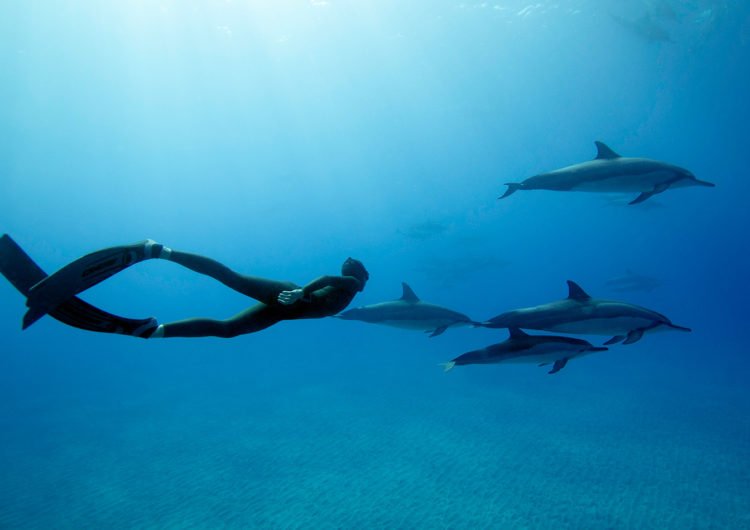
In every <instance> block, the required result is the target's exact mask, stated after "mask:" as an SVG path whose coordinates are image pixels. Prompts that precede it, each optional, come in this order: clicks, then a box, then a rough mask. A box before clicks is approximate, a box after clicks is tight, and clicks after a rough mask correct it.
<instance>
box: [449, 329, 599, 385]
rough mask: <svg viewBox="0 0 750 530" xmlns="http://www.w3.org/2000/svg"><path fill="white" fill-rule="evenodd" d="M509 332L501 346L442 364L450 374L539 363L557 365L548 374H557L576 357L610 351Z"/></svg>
mask: <svg viewBox="0 0 750 530" xmlns="http://www.w3.org/2000/svg"><path fill="white" fill-rule="evenodd" d="M508 331H509V332H510V336H509V337H508V339H506V340H505V341H503V342H501V343H500V344H493V345H491V346H487V347H486V348H481V349H479V350H474V351H470V352H468V353H464V354H463V355H459V356H458V357H456V358H455V359H453V360H452V361H450V362H447V363H443V368H444V369H445V371H446V372H447V371H448V370H450V369H452V368H453V367H454V366H462V365H466V364H497V363H536V364H539V366H545V365H547V364H550V363H554V364H553V365H552V369H551V370H550V371H549V372H548V373H550V374H554V373H555V372H559V371H560V370H562V369H563V368H565V365H566V364H567V362H568V361H569V360H570V359H572V358H574V357H580V356H581V355H586V354H587V353H593V352H597V351H607V348H603V347H598V346H593V345H592V344H591V343H590V342H587V341H585V340H581V339H572V338H570V337H556V336H552V335H528V334H527V333H524V332H523V331H521V330H520V329H518V328H509V329H508Z"/></svg>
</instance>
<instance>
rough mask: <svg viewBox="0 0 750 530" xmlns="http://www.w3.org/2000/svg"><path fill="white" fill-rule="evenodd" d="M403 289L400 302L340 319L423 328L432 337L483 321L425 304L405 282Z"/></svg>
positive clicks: (360, 310) (370, 307)
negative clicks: (448, 330) (451, 328)
mask: <svg viewBox="0 0 750 530" xmlns="http://www.w3.org/2000/svg"><path fill="white" fill-rule="evenodd" d="M401 286H402V288H403V294H402V295H401V298H399V299H398V300H392V301H390V302H381V303H379V304H372V305H367V306H364V307H358V308H355V309H349V310H348V311H344V312H343V313H341V314H340V315H337V316H336V318H341V319H343V320H361V321H362V322H369V323H370V324H385V325H386V326H394V327H397V328H406V329H421V330H424V331H425V332H427V333H430V337H436V336H438V335H440V334H442V333H443V332H444V331H445V330H446V329H448V328H449V327H451V326H461V325H473V326H479V322H475V321H473V320H471V319H470V318H469V317H467V316H466V315H464V314H462V313H458V312H456V311H452V310H450V309H446V308H445V307H440V306H439V305H434V304H428V303H426V302H422V301H421V300H420V299H419V297H417V295H416V294H414V291H412V289H411V287H409V286H408V285H407V284H406V283H402V284H401Z"/></svg>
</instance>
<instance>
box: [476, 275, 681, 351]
mask: <svg viewBox="0 0 750 530" xmlns="http://www.w3.org/2000/svg"><path fill="white" fill-rule="evenodd" d="M482 326H484V327H487V328H523V329H538V330H545V331H556V332H561V333H582V334H584V335H587V334H590V335H613V337H612V338H611V339H609V340H608V341H607V342H605V343H604V344H615V343H617V342H621V341H622V343H623V344H632V343H634V342H637V341H639V340H640V339H641V337H643V334H644V333H645V332H646V331H653V330H661V329H675V330H679V331H691V330H690V328H685V327H682V326H677V325H675V324H672V322H671V321H670V320H669V319H668V318H667V317H665V316H664V315H662V314H660V313H657V312H656V311H652V310H650V309H646V308H645V307H640V306H637V305H633V304H628V303H626V302H618V301H614V300H600V299H595V298H591V297H590V296H589V295H588V294H586V292H585V291H584V290H583V289H581V287H580V286H579V285H578V284H577V283H575V282H572V281H570V280H568V297H567V298H565V299H564V300H558V301H556V302H550V303H548V304H544V305H539V306H536V307H526V308H523V309H516V310H515V311H508V312H507V313H503V314H502V315H498V316H496V317H494V318H491V319H490V320H487V321H486V322H482Z"/></svg>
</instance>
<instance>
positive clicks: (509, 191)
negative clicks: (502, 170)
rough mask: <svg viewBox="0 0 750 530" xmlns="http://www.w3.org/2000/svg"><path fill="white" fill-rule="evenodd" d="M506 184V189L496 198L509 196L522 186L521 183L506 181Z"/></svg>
mask: <svg viewBox="0 0 750 530" xmlns="http://www.w3.org/2000/svg"><path fill="white" fill-rule="evenodd" d="M505 185H506V186H508V189H507V190H505V193H503V194H502V195H501V196H500V197H498V199H504V198H505V197H509V196H511V195H513V194H514V193H515V192H517V191H518V190H520V189H522V188H523V184H517V183H514V182H508V183H506V184H505Z"/></svg>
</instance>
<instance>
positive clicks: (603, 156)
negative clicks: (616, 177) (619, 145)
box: [594, 141, 621, 160]
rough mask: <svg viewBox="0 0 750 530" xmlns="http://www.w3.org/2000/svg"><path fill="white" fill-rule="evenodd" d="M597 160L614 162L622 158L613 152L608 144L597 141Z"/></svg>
mask: <svg viewBox="0 0 750 530" xmlns="http://www.w3.org/2000/svg"><path fill="white" fill-rule="evenodd" d="M594 143H595V144H596V158H595V159H594V160H612V159H614V158H621V157H620V155H618V154H617V153H615V152H614V151H612V149H610V148H609V146H608V145H607V144H605V143H604V142H599V141H596V142H594Z"/></svg>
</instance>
